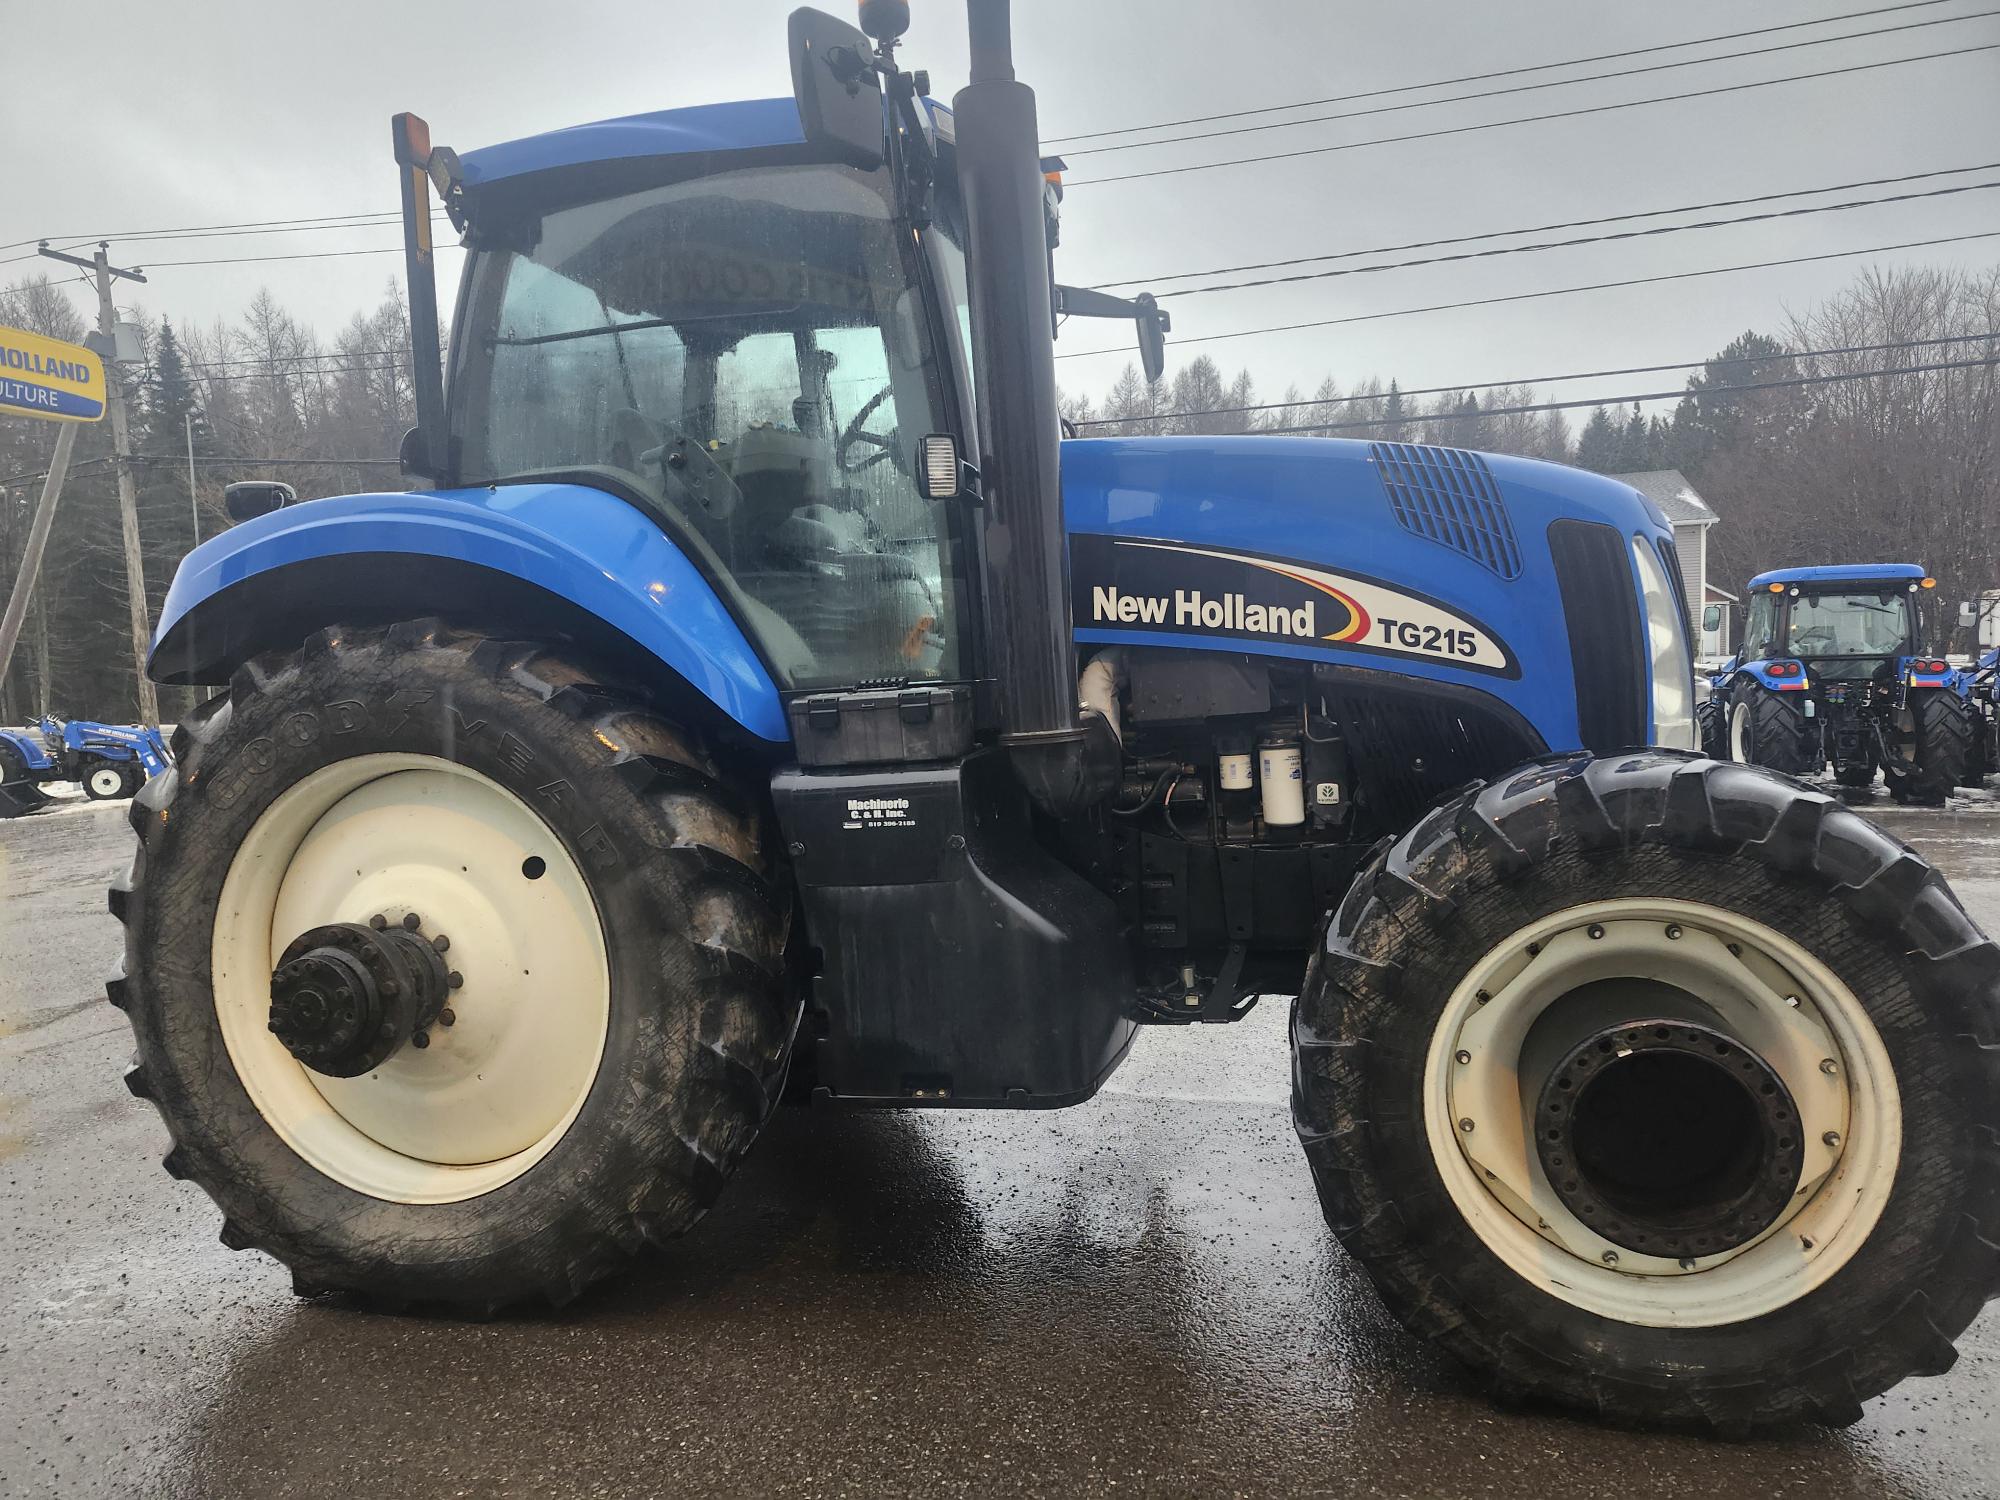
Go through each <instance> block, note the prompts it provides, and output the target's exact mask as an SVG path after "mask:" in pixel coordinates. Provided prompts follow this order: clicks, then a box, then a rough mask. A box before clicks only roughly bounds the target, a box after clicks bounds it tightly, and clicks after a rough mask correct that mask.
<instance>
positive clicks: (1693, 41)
mask: <svg viewBox="0 0 2000 1500" xmlns="http://www.w3.org/2000/svg"><path fill="white" fill-rule="evenodd" d="M1944 3H1945V0H1914V3H1911V4H1905V5H1882V6H1877V7H1876V8H1875V9H1873V10H1851V11H1847V12H1845V13H1844V14H1842V15H1837V16H1817V17H1815V18H1813V19H1812V20H1809V21H1790V22H1787V23H1786V24H1785V25H1782V26H1759V27H1756V28H1755V29H1754V30H1750V31H1725V32H1723V33H1721V34H1720V35H1718V36H1698V37H1691V38H1689V39H1688V40H1687V41H1685V42H1657V43H1655V44H1654V45H1652V46H1650V47H1630V48H1627V49H1626V50H1625V51H1623V52H1598V53H1594V54H1593V55H1591V56H1589V57H1571V58H1565V59H1564V60H1563V61H1561V62H1546V63H1531V64H1529V65H1527V66H1525V67H1518V68H1501V69H1499V70H1498V71H1496V72H1492V73H1462V74H1460V75H1459V76H1458V77H1456V78H1434V79H1432V80H1431V81H1430V82H1428V83H1405V84H1400V85H1398V86H1397V87H1395V88H1387V89H1369V90H1366V91H1365V92H1363V93H1359V94H1335V95H1332V96H1331V97H1328V98H1325V99H1301V100H1299V101H1298V102H1296V103H1293V104H1266V105H1262V106H1260V107H1258V108H1256V109H1232V110H1227V111H1225V112H1224V113H1222V114H1216V115H1190V116H1188V117H1186V118H1184V119H1179V120H1162V121H1159V122H1158V123H1157V124H1153V125H1126V126H1122V127H1120V128H1118V129H1115V130H1080V131H1077V132H1076V133H1075V134H1073V135H1061V136H1054V137H1052V138H1051V139H1050V140H1049V141H1048V142H1047V143H1046V144H1048V145H1051V146H1056V145H1062V144H1064V143H1065V142H1068V141H1083V140H1092V139H1095V138H1096V137H1099V136H1107V135H1133V134H1136V133H1138V132H1140V131H1145V130H1172V129H1174V128H1176V127H1178V126H1181V125H1206V124H1208V123H1209V122H1211V121H1213V120H1240V119H1247V118H1248V117H1249V116H1251V115H1268V114H1277V113H1280V112H1282V111H1284V110H1288V109H1317V108H1319V106H1321V105H1322V104H1352V103H1353V102H1354V101H1355V100H1357V99H1382V98H1387V97H1388V96H1389V95H1391V94H1408V93H1412V92H1414V91H1416V90H1419V89H1439V88H1450V87H1452V86H1454V85H1456V84H1461V83H1484V82H1486V81H1487V80H1488V79H1493V78H1517V77H1519V76H1520V75H1521V74H1523V73H1543V72H1547V71H1548V70H1549V69H1551V68H1576V67H1582V66H1584V65H1585V64H1586V63H1600V62H1615V61H1616V60H1617V59H1619V58H1621V57H1643V56H1646V55H1648V54H1650V53H1654V52H1672V51H1674V50H1676V49H1677V48H1681V47H1700V46H1705V45H1707V44H1708V43H1710V42H1737V41H1741V40H1743V39H1744V38H1745V37H1753V36H1769V35H1772V34H1774V33H1776V32H1780V31H1797V30H1799V29H1800V28H1802V27H1806V26H1830V25H1833V24H1835V23H1836V22H1840V21H1859V20H1864V19H1866V18H1867V17H1869V16H1885V15H1893V14H1895V13H1897V12H1899V11H1907V10H1926V9H1928V8H1929V7H1931V6H1933V5H1942V4H1944Z"/></svg>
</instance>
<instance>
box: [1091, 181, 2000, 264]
mask: <svg viewBox="0 0 2000 1500" xmlns="http://www.w3.org/2000/svg"><path fill="white" fill-rule="evenodd" d="M1996 171H2000V161H1995V162H1984V163H1982V164H1980V165H1978V166H1973V167H1939V168H1937V169H1936V170H1935V171H1930V172H1907V173H1905V174H1903V175H1902V176H1900V177H1870V178H1865V179H1863V180H1862V181H1860V182H1836V183H1830V184H1828V185H1827V186H1825V187H1813V188H1792V189H1789V190H1787V191H1784V192H1777V193H1757V194H1753V195H1752V196H1750V197H1747V198H1717V199H1714V200H1712V201H1710V202H1707V203H1683V204H1681V205H1680V206H1679V207H1677V208H1647V209H1640V210H1637V211H1635V212H1632V213H1622V214H1606V215H1604V216H1602V217H1600V218H1595V219H1564V220H1561V221H1559V222H1557V223H1554V224H1532V225H1528V226H1527V227H1525V228H1521V229H1494V230H1489V231H1487V232H1486V233H1484V234H1459V235H1453V236H1451V237H1450V238H1448V239H1442V240H1410V241H1407V242H1406V243H1404V244H1401V245H1377V246H1375V247H1374V248H1373V249H1369V250H1337V251H1334V252H1331V253H1330V254H1326V255H1298V256H1293V257H1292V258H1291V259H1289V260H1260V261H1251V262H1249V263H1247V264H1244V265H1239V266H1216V267H1213V268H1212V269H1210V270H1206V271H1169V272H1166V273H1165V274H1164V275H1160V276H1131V277H1127V278H1126V279H1124V280H1123V281H1099V282H1095V283H1093V286H1094V287H1095V289H1096V290H1098V291H1108V290H1110V289H1111V288H1114V287H1123V286H1153V285H1156V284H1158V283H1159V282H1162V281H1180V280H1183V279H1185V278H1187V277H1190V276H1233V275H1235V274H1236V273H1237V272H1239V271H1274V270H1281V269H1283V268H1285V267H1287V266H1306V265H1313V264H1316V263H1317V262H1319V261H1324V260H1355V259H1358V258H1359V257H1361V256H1364V255H1393V254H1395V253H1397V252H1398V251H1403V250H1432V249H1435V248H1437V247H1438V246H1440V245H1467V244H1471V243H1473V242H1474V241H1476V240H1493V239H1500V238H1503V237H1511V236H1513V235H1517V234H1550V233H1553V232H1554V231H1556V230H1558V229H1590V228H1594V227H1595V226H1597V225H1599V224H1621V223H1623V222H1625V221H1626V220H1628V219H1656V218H1661V217H1663V216H1665V215H1667V214H1693V213H1705V212H1707V211H1709V210H1710V209H1717V208H1742V207H1744V206H1745V205H1747V204H1751V203H1774V202H1776V201H1777V200H1778V199H1780V198H1804V197H1809V196H1814V195H1817V194H1820V193H1847V192H1852V191H1854V190H1855V189H1857V188H1871V187H1893V186H1896V185H1897V184H1900V183H1905V182H1920V181H1922V180H1923V179H1924V178H1926V177H1960V176H1963V175H1965V174H1966V173H1968V172H1996ZM1161 295H1163V296H1171V295H1173V294H1172V293H1162V294H1161Z"/></svg>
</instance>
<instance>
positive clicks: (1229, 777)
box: [1215, 755, 1256, 792]
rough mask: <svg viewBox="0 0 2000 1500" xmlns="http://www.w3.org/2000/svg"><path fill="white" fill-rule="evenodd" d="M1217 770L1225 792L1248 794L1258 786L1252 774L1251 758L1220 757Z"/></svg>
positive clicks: (1243, 756)
mask: <svg viewBox="0 0 2000 1500" xmlns="http://www.w3.org/2000/svg"><path fill="white" fill-rule="evenodd" d="M1215 769H1216V771H1217V772H1218V773H1220V775H1221V778H1222V789H1223V790H1224V791H1225V792H1247V791H1249V790H1250V788H1251V787H1253V786H1255V785H1256V782H1255V781H1254V780H1253V779H1252V777H1251V774H1250V757H1249V756H1247V755H1218V756H1216V758H1215Z"/></svg>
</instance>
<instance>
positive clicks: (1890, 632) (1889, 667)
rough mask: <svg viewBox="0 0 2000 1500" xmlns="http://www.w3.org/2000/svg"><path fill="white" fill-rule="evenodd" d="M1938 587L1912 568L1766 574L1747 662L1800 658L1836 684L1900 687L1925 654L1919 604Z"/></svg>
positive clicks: (1755, 590)
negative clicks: (1902, 674)
mask: <svg viewBox="0 0 2000 1500" xmlns="http://www.w3.org/2000/svg"><path fill="white" fill-rule="evenodd" d="M1936 585H1937V580H1936V579H1934V578H1927V577H1926V576H1925V575H1924V571H1923V569H1921V568H1919V567H1916V566H1915V565H1914V564H1908V563H1891V564H1880V565H1877V566H1876V567H1871V568H1863V567H1826V568H1792V569H1780V570H1777V571H1774V572H1771V573H1765V574H1760V575H1758V577H1757V578H1756V579H1755V580H1753V581H1752V583H1751V592H1750V604H1749V609H1748V613H1747V616H1746V620H1745V625H1744V632H1743V653H1742V659H1743V660H1746V661H1751V660H1758V659H1771V660H1777V659H1797V660H1799V661H1801V662H1803V663H1804V664H1805V666H1806V669H1807V671H1809V672H1811V673H1812V674H1813V675H1814V676H1815V677H1817V678H1819V679H1820V680H1823V681H1828V682H1867V681H1882V682H1890V681H1893V680H1894V678H1895V676H1896V673H1897V669H1898V667H1899V666H1900V665H1901V663H1902V662H1903V661H1904V660H1905V659H1906V658H1908V657H1912V656H1915V655H1917V654H1918V653H1919V651H1920V650H1921V649H1922V635H1923V629H1922V621H1921V619H1920V618H1919V610H1918V600H1919V599H1920V598H1921V597H1922V596H1923V592H1924V591H1925V590H1927V589H1931V588H1935V587H1936Z"/></svg>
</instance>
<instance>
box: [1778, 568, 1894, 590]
mask: <svg viewBox="0 0 2000 1500" xmlns="http://www.w3.org/2000/svg"><path fill="white" fill-rule="evenodd" d="M1923 576H1924V570H1923V569H1922V568H1920V567H1918V566H1917V565H1916V564H1915V563H1826V564H1822V565H1820V566H1818V567H1812V568H1772V569H1771V570H1770V571H1769V572H1767V573H1759V574H1758V575H1757V576H1756V577H1755V578H1753V579H1751V580H1750V587H1751V589H1752V591H1753V592H1754V591H1755V590H1757V589H1761V588H1765V587H1767V586H1769V585H1770V584H1774V583H1914V582H1916V581H1917V580H1918V579H1920V578H1922V577H1923Z"/></svg>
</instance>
